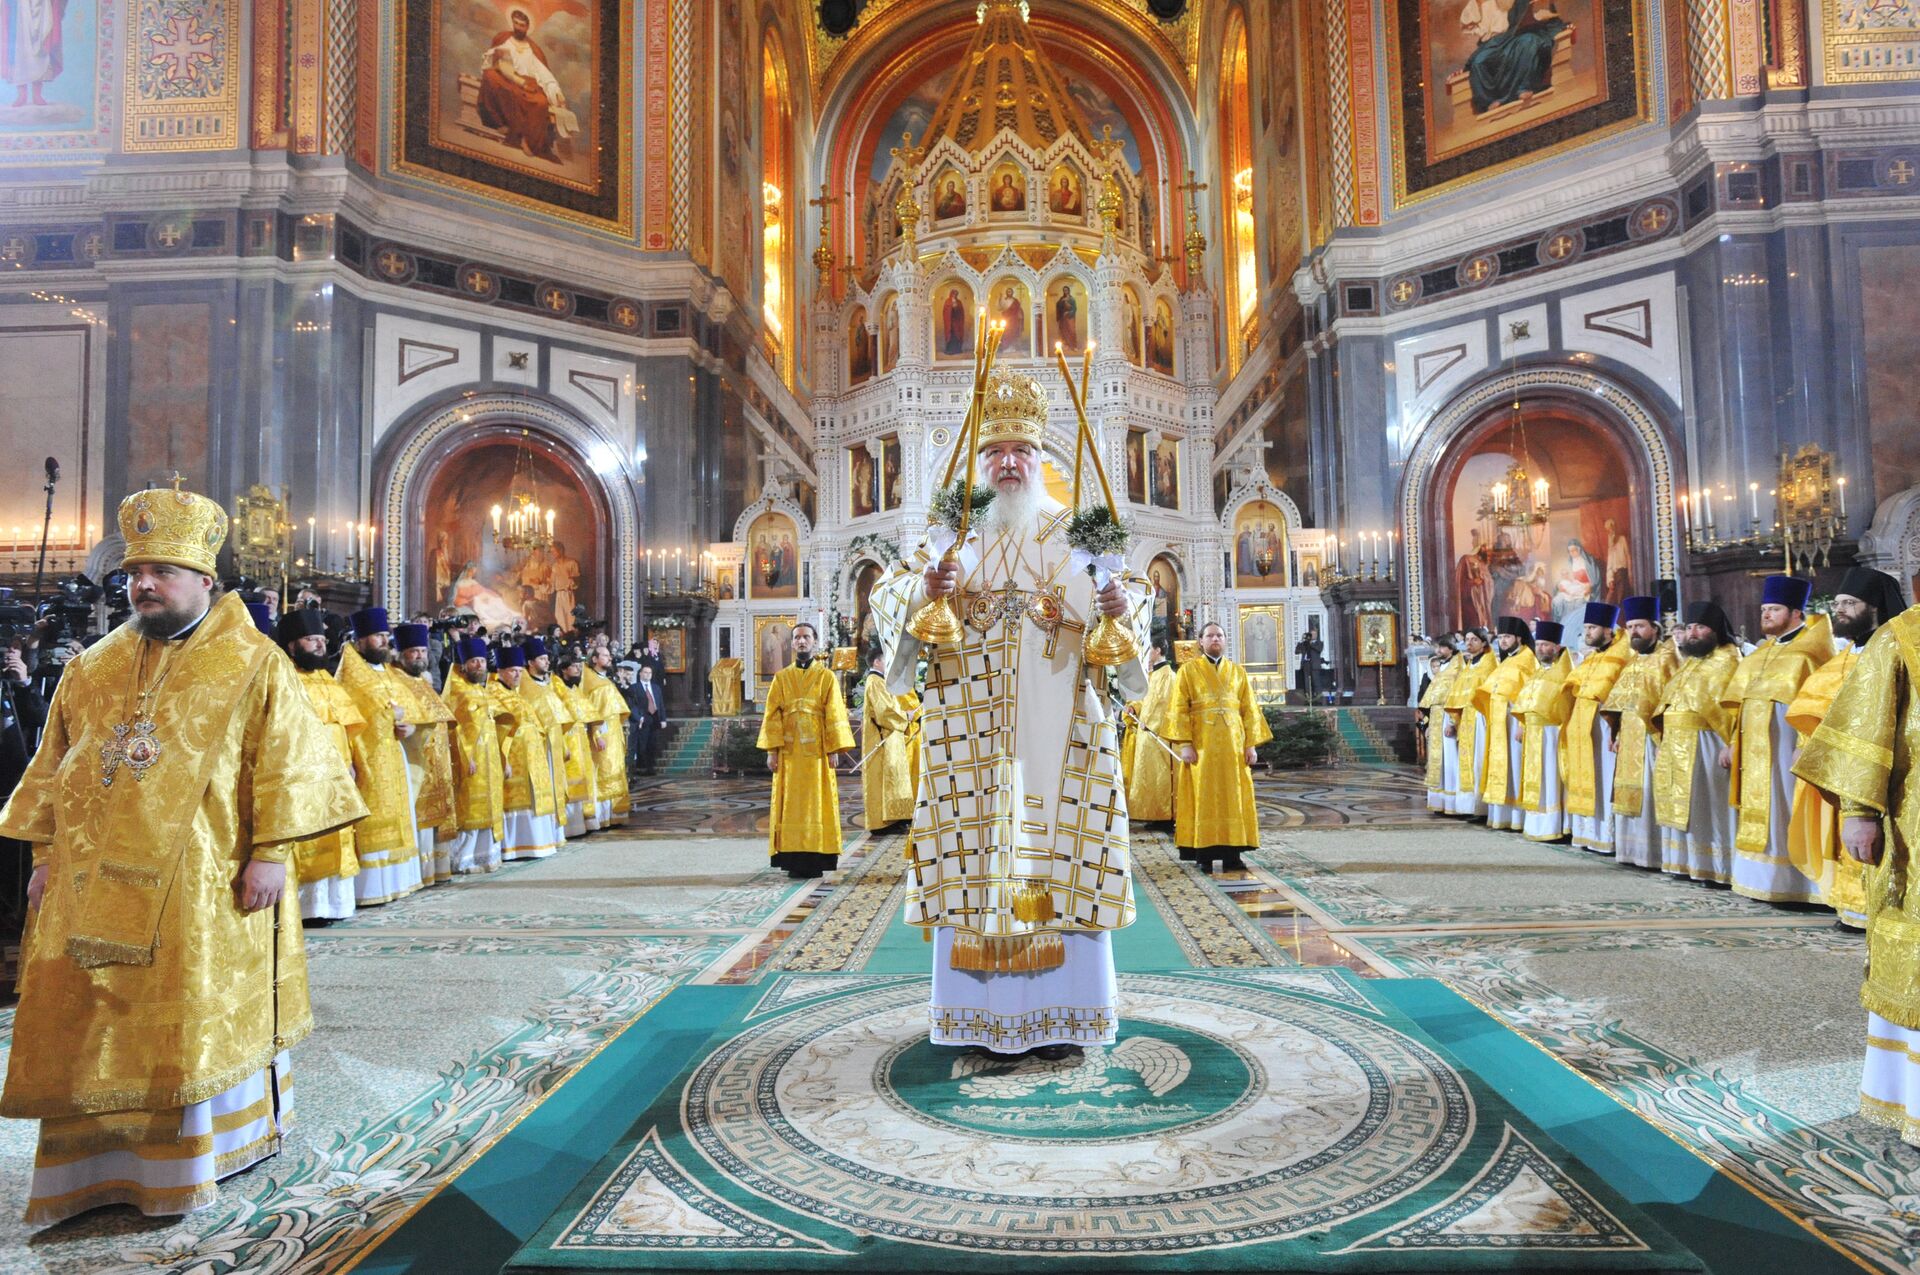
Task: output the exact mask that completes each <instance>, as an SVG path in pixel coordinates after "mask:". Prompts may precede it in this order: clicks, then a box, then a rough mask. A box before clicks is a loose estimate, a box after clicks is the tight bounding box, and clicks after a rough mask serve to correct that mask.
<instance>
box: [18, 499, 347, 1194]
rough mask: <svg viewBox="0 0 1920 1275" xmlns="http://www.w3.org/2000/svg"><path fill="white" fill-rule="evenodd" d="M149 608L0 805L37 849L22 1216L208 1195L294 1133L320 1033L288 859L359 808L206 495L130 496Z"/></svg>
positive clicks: (87, 680) (79, 690)
mask: <svg viewBox="0 0 1920 1275" xmlns="http://www.w3.org/2000/svg"><path fill="white" fill-rule="evenodd" d="M119 524H120V534H121V535H122V537H124V539H125V541H126V545H127V552H126V555H125V558H124V562H125V564H126V567H127V570H128V572H129V578H128V582H127V596H128V600H129V602H130V603H131V605H132V607H133V612H134V615H133V618H132V619H131V620H130V621H129V622H128V623H126V624H124V625H122V626H121V627H120V628H118V629H116V630H114V631H113V632H112V633H110V634H109V635H108V636H107V637H106V638H104V639H103V640H102V641H100V642H99V643H98V644H96V645H95V646H93V647H92V648H91V649H89V650H87V651H86V652H85V653H83V654H82V655H80V656H78V657H77V658H75V659H74V660H73V662H72V663H70V664H68V665H67V668H66V671H65V673H64V675H63V676H62V677H61V679H60V685H59V688H58V690H57V691H56V692H55V693H54V697H53V703H52V705H51V706H50V707H49V709H48V714H47V722H46V729H45V733H44V734H43V735H42V737H41V741H40V747H39V751H38V752H37V753H35V755H34V757H33V760H32V761H31V762H30V763H29V765H28V766H27V769H26V772H25V773H24V774H23V775H22V777H21V779H20V783H19V785H18V787H17V788H16V789H15V791H14V793H13V797H12V799H11V800H10V801H9V802H8V803H7V805H6V808H5V810H4V811H0V836H6V837H12V838H16V839H18V840H21V841H25V842H28V843H30V844H31V845H32V847H33V863H34V868H33V876H32V879H31V880H30V881H29V882H28V886H27V901H28V906H29V908H31V909H33V910H34V916H33V921H32V924H31V925H30V927H29V929H28V932H27V936H26V939H25V944H24V947H23V950H22V972H21V978H20V1004H19V1008H18V1011H17V1013H16V1016H15V1018H14V1021H13V1030H12V1033H11V1035H12V1045H13V1048H12V1056H11V1058H10V1059H9V1060H8V1066H7V1083H6V1092H5V1095H4V1097H0V1115H6V1116H9V1117H12V1118H14V1119H27V1120H39V1121H40V1141H39V1147H38V1152H37V1154H36V1156H35V1160H34V1169H33V1180H32V1185H31V1187H30V1188H29V1191H28V1196H29V1198H28V1202H27V1209H26V1216H27V1221H28V1222H29V1223H32V1224H36V1225H40V1224H46V1223H51V1222H57V1221H59V1220H60V1219H62V1218H66V1217H71V1216H72V1215H74V1214H76V1213H80V1212H83V1211H85V1210H87V1209H91V1208H95V1207H97V1206H99V1205H103V1204H111V1203H125V1204H130V1205H132V1206H133V1207H135V1208H137V1209H139V1210H140V1211H141V1212H143V1213H147V1214H150V1215H160V1214H174V1213H184V1212H186V1211H188V1210H191V1209H196V1208H199V1207H202V1206H203V1205H206V1204H209V1203H212V1202H213V1200H214V1199H215V1198H216V1196H217V1194H218V1188H217V1187H216V1186H215V1183H216V1181H217V1179H219V1178H221V1177H224V1176H226V1175H229V1174H232V1173H237V1172H239V1171H240V1170H242V1169H244V1168H247V1167H248V1166H249V1165H252V1164H254V1163H256V1162H258V1161H259V1160H262V1159H264V1158H265V1157H267V1156H270V1155H272V1154H274V1152H276V1151H277V1150H278V1149H279V1146H280V1138H281V1134H282V1131H283V1130H284V1128H285V1121H286V1116H287V1110H288V1107H287V1104H288V1101H289V1100H290V1097H291V1088H290V1083H291V1082H290V1073H289V1071H288V1054H287V1050H288V1048H289V1047H290V1046H291V1045H293V1044H294V1043H296V1042H297V1041H299V1040H301V1039H302V1038H303V1037H305V1036H306V1035H307V1034H308V1033H309V1032H310V1031H311V1030H312V1027H313V1017H312V1011H311V1009H310V1008H309V1005H308V1000H307V974H306V954H305V947H304V945H303V943H302V940H301V932H300V913H299V908H298V906H297V905H296V903H295V895H294V891H293V890H292V889H290V888H287V887H288V882H287V860H288V857H289V855H290V854H291V853H292V847H293V845H294V843H296V842H299V841H301V840H304V839H307V838H312V837H317V836H320V835H321V834H323V833H325V832H328V831H330V830H331V829H334V828H338V827H342V826H343V825H345V824H348V823H350V822H352V821H353V820H354V819H356V818H358V817H360V816H361V815H362V814H364V813H365V811H366V808H365V807H364V806H363V805H362V804H361V803H360V799H359V797H358V796H356V795H355V793H354V790H353V783H352V781H351V780H350V779H349V778H348V777H347V771H346V767H345V766H344V765H342V764H341V761H340V757H339V754H338V752H337V751H336V747H335V744H334V742H333V740H332V739H330V738H329V737H328V733H327V729H326V727H324V726H323V725H322V724H321V723H320V721H319V719H318V718H316V717H315V716H314V714H313V709H312V708H311V707H310V706H309V704H308V702H307V696H306V693H305V692H304V691H302V690H301V689H300V685H299V679H298V678H297V676H296V675H295V672H294V666H293V665H292V664H291V663H290V662H289V661H288V660H286V659H285V658H283V657H282V656H281V654H280V653H279V651H277V650H276V649H275V648H274V645H273V643H272V641H271V640H270V639H268V638H266V637H265V636H263V635H262V634H261V633H260V632H259V631H258V630H257V629H256V628H255V627H254V623H253V619H252V617H251V616H249V615H248V614H247V609H246V607H245V606H244V605H243V604H242V603H241V601H240V599H239V598H238V597H237V596H234V597H224V598H221V599H220V600H219V601H218V602H214V603H212V605H211V607H210V606H209V601H210V599H211V598H212V597H213V591H214V580H213V575H214V570H215V566H214V560H215V556H216V555H217V554H218V553H219V551H220V547H221V545H222V544H223V543H224V541H225V538H226V528H227V519H226V515H225V514H224V513H222V512H221V510H220V507H219V506H218V505H216V504H214V503H213V502H212V501H210V500H206V499H204V498H202V497H199V496H196V495H194V494H192V493H191V492H185V491H180V490H178V489H175V490H171V491H169V490H164V489H163V490H159V491H141V492H136V493H134V494H133V495H132V496H129V497H128V498H127V499H126V500H125V501H124V502H122V504H121V506H120V511H119Z"/></svg>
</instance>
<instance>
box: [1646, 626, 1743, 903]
mask: <svg viewBox="0 0 1920 1275" xmlns="http://www.w3.org/2000/svg"><path fill="white" fill-rule="evenodd" d="M1682 619H1683V623H1682V624H1681V626H1680V627H1679V628H1678V629H1676V630H1675V631H1674V633H1675V637H1676V638H1677V639H1678V641H1679V646H1680V654H1681V655H1682V656H1684V657H1685V658H1684V659H1683V660H1682V661H1681V663H1680V667H1679V669H1678V670H1677V671H1676V672H1675V673H1674V675H1673V677H1672V679H1671V680H1670V681H1669V682H1668V683H1667V689H1666V693H1665V694H1664V695H1663V696H1662V697H1661V700H1660V709H1659V711H1658V712H1657V713H1656V714H1655V715H1654V719H1653V726H1654V729H1655V730H1657V731H1659V732H1660V752H1659V756H1658V757H1657V759H1656V760H1655V762H1654V770H1653V796H1654V810H1655V814H1656V817H1657V818H1658V819H1659V820H1660V830H1661V837H1660V868H1661V870H1662V871H1664V872H1667V873H1670V874H1672V875H1673V876H1681V877H1691V878H1692V879H1693V880H1695V881H1707V882H1711V883H1713V884H1715V885H1731V884H1732V883H1733V807H1732V805H1731V803H1730V800H1729V798H1730V793H1731V786H1732V785H1731V779H1730V772H1731V768H1732V753H1731V745H1732V742H1733V732H1734V731H1735V729H1737V726H1738V723H1739V717H1738V715H1737V714H1735V713H1734V711H1733V710H1732V709H1731V708H1729V707H1728V706H1727V704H1726V690H1727V683H1729V682H1731V681H1732V680H1733V674H1734V670H1735V669H1736V668H1738V667H1739V664H1740V647H1739V644H1738V643H1736V642H1735V641H1734V637H1733V626H1732V625H1731V624H1729V623H1728V622H1727V613H1726V612H1725V611H1723V610H1721V609H1720V604H1719V603H1718V602H1692V603H1689V604H1688V605H1687V609H1686V613H1685V615H1684V616H1683V617H1682Z"/></svg>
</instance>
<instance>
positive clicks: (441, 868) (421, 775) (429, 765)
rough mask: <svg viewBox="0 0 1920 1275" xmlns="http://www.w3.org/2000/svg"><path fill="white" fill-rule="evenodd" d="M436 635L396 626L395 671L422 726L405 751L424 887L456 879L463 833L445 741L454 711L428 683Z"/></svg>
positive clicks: (416, 627)
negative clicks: (455, 842)
mask: <svg viewBox="0 0 1920 1275" xmlns="http://www.w3.org/2000/svg"><path fill="white" fill-rule="evenodd" d="M432 637H433V634H432V631H431V630H429V629H428V628H427V626H426V625H424V624H396V625H394V626H393V647H394V652H395V658H394V667H395V668H396V669H397V670H398V672H399V673H400V674H402V675H403V676H400V677H399V678H398V679H397V680H398V681H399V683H400V685H401V687H402V688H403V689H404V690H405V691H406V693H407V694H409V695H411V696H412V697H413V706H412V709H411V715H412V716H413V717H415V718H417V719H418V726H419V728H418V729H417V730H415V731H414V732H413V734H412V735H409V736H408V737H407V739H406V742H405V748H406V750H407V767H408V769H409V771H410V772H411V773H412V775H413V782H414V789H415V791H414V797H413V819H414V828H415V833H416V837H417V840H418V844H419V847H420V883H421V884H422V885H439V884H441V883H442V882H444V881H451V880H453V840H454V838H455V837H456V836H457V835H458V834H459V829H458V827H457V826H456V821H455V818H454V808H453V805H454V790H453V750H452V748H451V746H450V745H449V743H448V740H447V728H448V726H449V725H450V724H451V723H452V721H453V710H452V709H450V708H448V707H447V702H446V701H445V700H444V699H442V698H440V693H439V692H438V691H436V690H434V689H433V683H432V682H431V681H429V680H428V677H429V674H430V670H431V666H432V663H433V657H432V652H431V649H430V648H429V646H428V643H429V642H430V641H431V640H432Z"/></svg>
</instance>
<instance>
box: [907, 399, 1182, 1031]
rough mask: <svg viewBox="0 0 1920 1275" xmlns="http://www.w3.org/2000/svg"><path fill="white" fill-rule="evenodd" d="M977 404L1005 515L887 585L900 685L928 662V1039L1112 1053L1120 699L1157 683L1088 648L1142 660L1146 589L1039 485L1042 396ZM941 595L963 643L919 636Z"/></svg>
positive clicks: (1124, 870)
mask: <svg viewBox="0 0 1920 1275" xmlns="http://www.w3.org/2000/svg"><path fill="white" fill-rule="evenodd" d="M979 406H980V411H981V414H982V415H981V421H980V434H979V440H978V447H977V449H976V450H977V455H978V464H979V466H980V473H981V477H982V479H983V485H985V486H990V487H991V489H992V492H993V504H992V506H991V507H990V508H989V509H988V511H987V513H986V516H985V517H984V518H982V519H980V520H978V521H976V522H975V523H974V524H973V525H972V526H970V527H969V528H968V534H967V536H966V538H965V539H964V540H963V541H961V542H960V543H958V544H957V545H956V544H955V533H954V532H953V531H952V530H950V529H949V528H947V527H945V526H937V527H936V528H935V529H934V531H933V532H932V533H931V534H930V536H929V537H928V538H927V539H926V540H923V541H921V542H920V544H919V545H917V546H916V547H915V548H913V549H912V550H911V551H910V552H909V554H908V556H907V559H906V562H905V566H904V569H899V570H896V571H894V572H892V573H890V574H889V575H887V576H885V577H883V578H882V579H881V580H880V581H879V582H878V583H877V584H876V585H875V586H874V589H873V611H874V617H875V620H876V622H877V625H878V628H879V631H880V638H881V646H882V649H883V650H884V651H885V653H886V656H887V685H888V688H889V689H890V690H892V691H893V692H894V693H896V694H900V693H903V692H906V691H908V690H911V689H912V687H913V683H914V669H915V666H916V664H917V663H918V662H919V660H920V659H921V657H923V656H924V657H925V658H926V661H927V675H926V689H925V691H924V693H923V694H922V696H921V705H922V706H921V710H920V722H921V740H922V745H921V747H922V761H921V765H922V768H923V777H922V779H921V783H920V790H921V792H922V793H923V794H924V797H925V799H924V800H923V801H921V802H920V803H919V805H918V806H917V807H916V808H915V810H914V818H913V835H912V839H911V842H910V845H909V851H908V874H909V875H908V894H907V916H906V919H907V923H908V924H910V925H917V926H923V927H928V928H931V930H932V933H933V991H932V997H931V1000H930V1004H929V1017H930V1025H931V1030H930V1033H929V1036H930V1039H931V1040H932V1042H933V1043H934V1044H936V1045H955V1046H962V1045H978V1046H981V1047H983V1048H985V1049H989V1050H992V1051H995V1052H997V1053H1020V1052H1022V1051H1024V1050H1028V1049H1036V1050H1040V1051H1041V1052H1042V1053H1043V1055H1045V1054H1063V1053H1065V1052H1066V1051H1068V1050H1069V1049H1070V1048H1071V1047H1072V1046H1075V1045H1098V1044H1111V1043H1113V1041H1114V1039H1115V1032H1116V1030H1117V1027H1118V1019H1119V991H1118V983H1117V980H1116V978H1115V975H1114V966H1113V933H1112V932H1113V931H1114V930H1117V929H1120V928H1123V927H1125V926H1127V925H1129V924H1131V923H1132V922H1133V919H1134V902H1133V878H1132V861H1131V856H1130V850H1129V845H1128V817H1127V798H1126V792H1125V789H1124V787H1123V784H1122V779H1121V775H1120V749H1119V740H1118V738H1117V735H1116V724H1115V722H1114V720H1113V717H1112V715H1111V713H1110V711H1109V709H1108V703H1109V699H1108V691H1109V690H1110V689H1111V690H1117V691H1119V693H1120V695H1121V697H1122V698H1123V699H1133V698H1137V697H1139V696H1141V695H1143V694H1144V693H1145V692H1146V689H1147V672H1146V667H1145V663H1144V661H1143V660H1142V659H1141V658H1138V657H1135V658H1133V659H1129V660H1125V661H1123V662H1122V663H1120V664H1118V665H1115V666H1112V667H1109V668H1104V669H1102V668H1097V667H1094V666H1092V665H1089V664H1088V663H1087V661H1086V655H1085V650H1084V640H1085V637H1086V634H1087V632H1088V630H1090V629H1091V628H1092V627H1093V626H1094V625H1095V624H1096V623H1098V621H1099V620H1100V619H1101V618H1102V617H1103V616H1105V617H1111V618H1114V619H1116V620H1117V621H1120V622H1123V623H1125V624H1126V625H1127V627H1128V628H1129V630H1130V632H1131V635H1132V637H1133V640H1134V642H1135V643H1136V646H1137V649H1138V650H1139V651H1140V652H1142V653H1144V652H1145V651H1146V649H1147V637H1148V631H1147V629H1148V620H1149V618H1150V607H1149V591H1148V588H1147V586H1146V582H1145V581H1138V580H1135V579H1134V578H1132V577H1126V576H1124V575H1123V574H1121V573H1118V572H1111V573H1109V572H1110V569H1109V568H1108V567H1105V566H1102V565H1100V564H1099V563H1097V562H1096V563H1089V564H1087V565H1085V566H1083V565H1077V564H1076V556H1075V551H1074V550H1072V548H1071V547H1070V546H1069V545H1068V544H1067V543H1066V539H1067V537H1066V530H1065V525H1066V522H1067V511H1066V510H1065V509H1064V508H1063V507H1062V506H1061V505H1060V504H1059V503H1058V502H1057V501H1055V500H1053V499H1052V498H1051V497H1049V496H1048V495H1047V492H1046V487H1045V485H1044V482H1043V473H1042V468H1041V466H1042V459H1041V447H1042V444H1043V442H1044V439H1045V434H1046V422H1047V399H1046V394H1045V392H1044V391H1043V390H1042V389H1041V388H1040V386H1039V385H1038V384H1037V383H1035V382H1034V381H1033V380H1032V379H1031V378H1028V377H1025V376H1021V375H1019V374H1017V373H1011V374H1010V373H1002V372H996V373H994V374H993V375H992V376H991V377H990V378H989V379H988V381H987V384H986V386H985V388H984V393H983V396H982V398H981V399H980V400H979ZM1089 485H1091V482H1090V483H1089ZM949 546H952V547H953V548H954V551H955V558H954V560H953V561H952V562H948V561H947V560H946V558H945V552H946V550H947V549H948V548H949ZM1082 561H1084V560H1082ZM1088 567H1091V568H1092V570H1093V572H1094V574H1092V575H1090V574H1089V570H1088ZM1103 574H1104V578H1102V575H1103ZM936 599H944V600H946V602H947V603H948V605H950V606H951V607H952V608H953V612H954V614H956V615H957V617H958V618H959V621H960V632H959V634H958V636H957V640H955V641H953V642H951V643H939V644H927V643H922V642H921V641H920V640H919V639H917V638H915V637H914V636H913V635H912V633H910V632H909V631H908V624H909V621H910V620H911V618H912V617H913V616H915V615H917V614H919V612H920V610H921V608H922V607H923V606H925V605H926V604H927V603H928V602H929V600H936Z"/></svg>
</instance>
